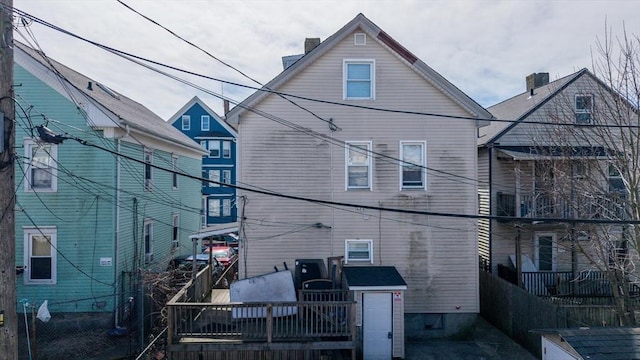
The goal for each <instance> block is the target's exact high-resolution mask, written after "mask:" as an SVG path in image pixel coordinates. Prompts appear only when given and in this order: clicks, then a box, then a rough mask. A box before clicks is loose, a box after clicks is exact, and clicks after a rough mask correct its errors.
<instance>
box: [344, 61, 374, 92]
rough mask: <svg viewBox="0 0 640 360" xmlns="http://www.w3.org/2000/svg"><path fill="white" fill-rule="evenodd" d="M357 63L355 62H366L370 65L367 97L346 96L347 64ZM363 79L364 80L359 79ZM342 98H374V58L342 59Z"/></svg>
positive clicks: (347, 81)
mask: <svg viewBox="0 0 640 360" xmlns="http://www.w3.org/2000/svg"><path fill="white" fill-rule="evenodd" d="M352 64H353V65H357V64H367V65H369V66H370V68H369V84H370V88H369V90H370V93H369V96H368V97H356V96H348V94H347V89H348V86H347V84H348V83H349V81H355V80H349V79H348V68H349V65H352ZM360 81H364V80H360ZM342 99H343V100H375V99H376V61H375V59H344V60H343V63H342Z"/></svg>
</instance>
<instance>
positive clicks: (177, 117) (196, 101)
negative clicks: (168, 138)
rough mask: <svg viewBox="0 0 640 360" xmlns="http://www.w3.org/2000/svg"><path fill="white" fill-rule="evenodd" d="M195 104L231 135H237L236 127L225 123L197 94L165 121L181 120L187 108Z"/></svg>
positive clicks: (171, 122)
mask: <svg viewBox="0 0 640 360" xmlns="http://www.w3.org/2000/svg"><path fill="white" fill-rule="evenodd" d="M195 104H198V105H200V106H202V108H203V109H204V111H206V112H207V113H208V114H209V115H212V116H213V118H214V119H215V120H216V121H217V122H218V123H220V125H222V127H224V128H225V129H226V130H227V131H228V132H229V133H230V134H232V135H233V137H238V133H237V132H236V129H235V128H234V127H233V126H231V125H230V124H229V123H227V122H226V121H225V120H224V119H223V118H222V117H220V115H218V114H217V113H216V112H215V111H213V110H212V109H211V108H210V107H208V106H207V104H205V103H204V102H203V101H202V100H201V99H200V98H199V97H198V96H194V97H193V98H192V99H191V100H189V101H188V102H187V103H186V104H185V105H184V106H183V107H181V108H180V110H178V111H177V112H176V113H175V114H174V115H173V116H172V117H170V118H169V121H167V122H168V123H169V124H172V125H173V123H175V122H176V121H178V120H181V119H182V115H184V114H185V113H186V112H187V110H189V109H191V107H193V105H195Z"/></svg>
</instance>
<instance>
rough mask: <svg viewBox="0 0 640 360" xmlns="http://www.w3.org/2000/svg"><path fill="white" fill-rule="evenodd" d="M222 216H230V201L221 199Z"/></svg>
mask: <svg viewBox="0 0 640 360" xmlns="http://www.w3.org/2000/svg"><path fill="white" fill-rule="evenodd" d="M222 216H231V199H222Z"/></svg>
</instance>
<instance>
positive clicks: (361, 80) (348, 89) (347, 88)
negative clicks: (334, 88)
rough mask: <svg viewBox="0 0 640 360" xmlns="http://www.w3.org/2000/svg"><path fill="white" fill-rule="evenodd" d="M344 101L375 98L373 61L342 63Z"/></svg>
mask: <svg viewBox="0 0 640 360" xmlns="http://www.w3.org/2000/svg"><path fill="white" fill-rule="evenodd" d="M343 76H344V85H343V98H344V99H374V98H375V61H373V60H345V61H344V75H343Z"/></svg>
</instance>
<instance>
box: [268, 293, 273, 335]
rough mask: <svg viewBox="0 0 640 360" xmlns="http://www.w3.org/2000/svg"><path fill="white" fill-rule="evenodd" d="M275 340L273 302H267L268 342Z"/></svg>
mask: <svg viewBox="0 0 640 360" xmlns="http://www.w3.org/2000/svg"><path fill="white" fill-rule="evenodd" d="M271 340H273V304H271V303H269V304H267V343H269V344H270V343H271Z"/></svg>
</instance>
